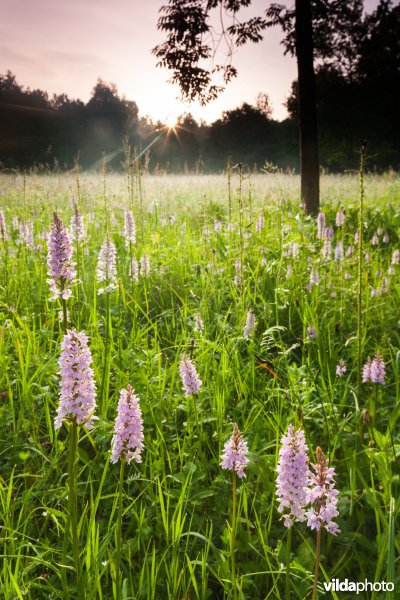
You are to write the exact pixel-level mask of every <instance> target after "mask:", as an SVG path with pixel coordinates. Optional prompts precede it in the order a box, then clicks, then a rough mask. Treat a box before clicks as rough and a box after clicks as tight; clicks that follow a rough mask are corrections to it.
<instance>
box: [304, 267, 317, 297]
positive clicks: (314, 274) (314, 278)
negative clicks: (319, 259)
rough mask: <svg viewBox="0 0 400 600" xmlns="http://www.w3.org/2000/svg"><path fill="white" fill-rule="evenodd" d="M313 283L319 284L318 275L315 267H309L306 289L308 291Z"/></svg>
mask: <svg viewBox="0 0 400 600" xmlns="http://www.w3.org/2000/svg"><path fill="white" fill-rule="evenodd" d="M314 285H319V275H318V271H317V269H315V268H314V267H313V268H312V269H311V273H310V281H309V283H308V286H307V289H308V290H309V291H310V290H311V289H312V288H313V286H314Z"/></svg>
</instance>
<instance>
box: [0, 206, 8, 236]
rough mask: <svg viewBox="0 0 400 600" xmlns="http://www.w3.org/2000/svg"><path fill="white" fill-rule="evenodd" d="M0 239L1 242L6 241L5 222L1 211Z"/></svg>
mask: <svg viewBox="0 0 400 600" xmlns="http://www.w3.org/2000/svg"><path fill="white" fill-rule="evenodd" d="M0 237H1V238H2V239H3V242H4V241H5V240H6V239H7V228H6V220H5V218H4V213H3V211H2V210H0Z"/></svg>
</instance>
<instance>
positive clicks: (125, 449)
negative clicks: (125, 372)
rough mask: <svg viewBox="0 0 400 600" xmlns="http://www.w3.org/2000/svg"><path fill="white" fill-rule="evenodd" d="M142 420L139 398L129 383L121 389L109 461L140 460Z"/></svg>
mask: <svg viewBox="0 0 400 600" xmlns="http://www.w3.org/2000/svg"><path fill="white" fill-rule="evenodd" d="M143 439H144V436H143V420H142V411H141V410H140V406H139V398H138V397H137V396H136V395H135V391H134V389H133V387H132V386H131V385H128V387H127V389H126V390H121V395H120V398H119V402H118V415H117V418H116V420H115V425H114V437H113V440H112V453H111V459H110V460H111V462H112V463H116V462H117V461H118V460H120V459H122V458H125V459H126V462H127V463H128V465H129V463H130V462H131V460H135V461H136V462H137V463H140V462H142V458H141V453H142V450H143Z"/></svg>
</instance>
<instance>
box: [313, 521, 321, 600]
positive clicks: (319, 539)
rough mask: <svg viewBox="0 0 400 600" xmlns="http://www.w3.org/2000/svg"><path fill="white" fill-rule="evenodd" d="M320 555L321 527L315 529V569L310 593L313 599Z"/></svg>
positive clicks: (315, 591)
mask: <svg viewBox="0 0 400 600" xmlns="http://www.w3.org/2000/svg"><path fill="white" fill-rule="evenodd" d="M320 557H321V529H320V530H319V531H317V546H316V550H315V569H314V587H313V593H312V600H315V599H316V597H317V585H318V571H319V561H320Z"/></svg>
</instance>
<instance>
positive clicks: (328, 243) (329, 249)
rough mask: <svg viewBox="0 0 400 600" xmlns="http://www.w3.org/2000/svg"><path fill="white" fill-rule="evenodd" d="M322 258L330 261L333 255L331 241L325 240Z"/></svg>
mask: <svg viewBox="0 0 400 600" xmlns="http://www.w3.org/2000/svg"><path fill="white" fill-rule="evenodd" d="M321 254H322V258H325V259H326V260H330V258H331V254H332V244H331V240H330V239H326V240H324V245H323V246H322V249H321Z"/></svg>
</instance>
